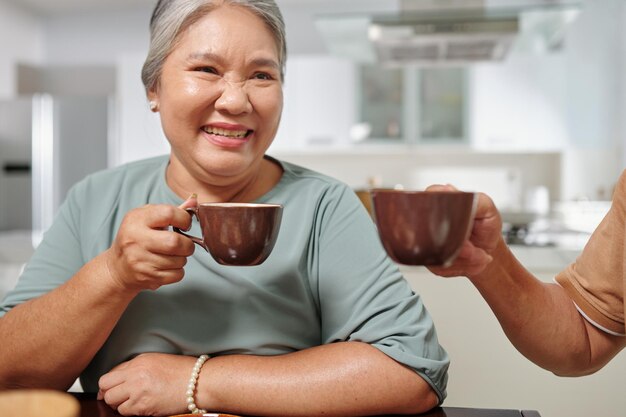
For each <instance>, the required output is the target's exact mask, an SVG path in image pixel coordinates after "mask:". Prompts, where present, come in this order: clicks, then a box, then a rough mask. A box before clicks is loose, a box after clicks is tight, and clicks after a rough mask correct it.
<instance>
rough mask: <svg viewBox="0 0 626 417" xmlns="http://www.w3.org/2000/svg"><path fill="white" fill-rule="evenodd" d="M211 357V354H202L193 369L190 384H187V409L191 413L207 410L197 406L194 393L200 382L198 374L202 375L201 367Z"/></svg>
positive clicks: (200, 412) (202, 412)
mask: <svg viewBox="0 0 626 417" xmlns="http://www.w3.org/2000/svg"><path fill="white" fill-rule="evenodd" d="M207 359H209V355H200V357H199V358H198V360H197V361H196V364H195V365H194V366H193V371H191V378H189V384H188V385H187V393H186V394H187V409H188V410H189V411H190V412H191V414H204V413H206V410H203V409H201V408H198V407H197V406H196V400H194V398H193V395H194V394H195V392H196V382H198V375H200V369H201V368H202V365H204V362H206V361H207Z"/></svg>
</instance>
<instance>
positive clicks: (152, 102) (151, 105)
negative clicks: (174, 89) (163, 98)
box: [150, 100, 159, 111]
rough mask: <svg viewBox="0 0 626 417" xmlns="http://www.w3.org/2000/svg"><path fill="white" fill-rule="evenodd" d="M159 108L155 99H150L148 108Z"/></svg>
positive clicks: (153, 109)
mask: <svg viewBox="0 0 626 417" xmlns="http://www.w3.org/2000/svg"><path fill="white" fill-rule="evenodd" d="M158 109H159V105H158V104H157V102H156V101H154V100H151V101H150V110H152V111H157V110H158Z"/></svg>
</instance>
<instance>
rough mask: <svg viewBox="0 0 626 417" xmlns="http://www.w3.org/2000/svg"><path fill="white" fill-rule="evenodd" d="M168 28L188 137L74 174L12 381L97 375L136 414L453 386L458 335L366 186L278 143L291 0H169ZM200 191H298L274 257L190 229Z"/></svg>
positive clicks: (153, 67)
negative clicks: (425, 295)
mask: <svg viewBox="0 0 626 417" xmlns="http://www.w3.org/2000/svg"><path fill="white" fill-rule="evenodd" d="M150 29H151V45H150V51H149V55H148V58H147V60H146V63H145V66H144V70H143V81H144V84H145V86H146V91H147V94H148V98H149V101H150V107H151V109H152V110H153V111H155V112H159V113H160V116H161V120H162V125H163V129H164V132H165V135H166V136H167V138H168V140H169V142H170V144H171V154H170V155H169V156H167V157H158V158H153V159H149V160H144V161H139V162H135V163H131V164H128V165H125V166H121V167H118V168H114V169H111V170H108V171H105V172H100V173H96V174H94V175H92V176H90V177H88V178H86V179H84V180H83V181H81V182H80V183H79V184H77V185H76V186H75V187H74V188H73V189H72V190H71V192H70V193H69V195H68V197H67V200H66V202H65V204H64V205H63V207H62V208H61V210H60V213H59V214H58V216H57V218H56V221H55V223H54V225H53V226H52V227H51V228H50V230H48V231H47V233H46V235H45V237H44V240H43V242H42V243H41V245H40V246H39V247H38V248H37V250H36V252H35V254H34V256H33V258H32V259H31V261H30V262H29V264H28V265H27V267H26V269H25V271H24V273H23V275H22V276H21V277H20V281H19V283H18V285H17V287H16V288H15V290H14V291H13V292H12V293H10V294H9V295H8V296H7V298H6V299H5V300H4V302H3V305H2V309H1V310H0V314H2V315H3V316H2V317H1V318H0V340H2V343H1V344H0V385H1V386H3V387H49V388H56V389H66V388H68V387H69V386H70V385H71V384H72V382H73V381H74V380H75V378H77V377H78V376H80V378H81V382H82V384H83V387H84V389H85V391H88V392H98V396H99V398H101V399H103V400H104V401H105V402H106V403H107V404H109V405H110V406H111V407H113V408H115V409H117V411H118V412H119V413H121V414H123V415H168V414H176V413H182V412H185V411H186V410H189V411H191V412H202V411H203V409H206V410H219V411H223V412H231V413H241V414H254V415H281V416H287V415H303V416H313V415H321V414H324V415H343V416H346V415H371V414H396V413H419V412H423V411H426V410H428V409H430V408H432V407H434V406H435V405H437V404H439V403H441V401H442V400H443V398H444V397H445V386H446V379H447V367H448V358H447V355H446V353H445V351H444V350H443V349H442V348H441V347H440V346H439V343H438V341H437V336H436V333H435V329H434V327H433V323H432V321H431V319H430V317H429V315H428V313H427V311H426V310H425V308H424V306H423V304H422V302H421V300H420V298H419V297H418V296H417V295H416V294H414V293H413V292H412V291H411V289H410V287H409V286H408V284H407V282H406V281H405V280H404V279H403V277H402V276H401V274H400V272H399V271H398V268H397V266H396V265H394V264H393V263H392V262H391V261H390V259H389V258H388V257H387V256H386V254H385V252H384V250H383V248H382V245H381V244H380V242H379V239H378V237H377V234H376V231H375V227H374V225H373V224H372V222H371V220H370V218H369V217H368V215H367V212H366V211H365V210H364V209H363V207H362V206H361V204H360V202H359V200H358V199H357V197H356V196H355V195H354V193H353V192H352V191H351V190H350V189H349V188H348V187H347V186H346V185H344V184H342V183H340V182H338V181H336V180H333V179H331V178H328V177H326V176H323V175H321V174H318V173H315V172H312V171H310V170H307V169H304V168H301V167H298V166H294V165H291V164H288V163H285V162H280V161H278V160H276V159H273V158H271V157H269V156H267V155H265V152H266V150H267V149H268V147H269V146H270V144H271V143H272V140H273V138H274V135H275V134H276V130H277V128H278V124H279V121H280V115H281V110H282V104H283V97H282V80H283V68H284V63H285V54H286V52H285V51H286V47H285V37H284V27H283V22H282V18H281V15H280V12H279V10H278V8H277V7H276V5H275V4H274V2H273V1H271V0H237V1H236V0H160V1H159V2H158V4H157V5H156V8H155V10H154V14H153V16H152V20H151V25H150ZM194 194H197V200H199V201H202V202H223V201H237V202H253V201H254V202H272V203H280V204H282V205H283V206H284V212H283V221H282V225H281V229H280V234H279V237H278V241H277V242H276V246H275V248H274V251H273V253H272V255H271V256H270V258H269V259H268V260H267V261H266V262H265V263H263V264H262V265H260V266H254V267H236V266H223V265H219V264H217V263H216V262H215V261H213V259H212V258H211V257H210V256H209V255H208V254H207V253H206V252H204V251H197V252H196V253H194V245H193V243H192V242H191V240H189V239H188V238H187V237H184V236H182V235H180V234H177V233H175V232H174V231H172V227H176V228H181V229H187V228H188V227H190V226H191V229H192V233H193V232H194V231H195V233H194V234H196V235H197V234H198V225H197V224H196V222H195V221H193V222H192V220H191V218H190V216H189V214H188V213H187V212H186V211H185V210H184V208H187V207H191V206H194V205H195V204H197V200H196V197H195V195H194ZM190 195H191V196H192V197H190V198H188V196H190ZM185 199H186V200H185ZM205 354H206V356H205ZM207 358H208V360H207Z"/></svg>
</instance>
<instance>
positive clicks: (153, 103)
mask: <svg viewBox="0 0 626 417" xmlns="http://www.w3.org/2000/svg"><path fill="white" fill-rule="evenodd" d="M147 96H148V104H149V105H150V111H152V112H154V113H156V112H158V111H159V99H158V95H157V93H156V91H154V90H150V91H148V94H147Z"/></svg>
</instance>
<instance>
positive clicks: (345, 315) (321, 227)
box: [0, 156, 449, 401]
mask: <svg viewBox="0 0 626 417" xmlns="http://www.w3.org/2000/svg"><path fill="white" fill-rule="evenodd" d="M167 163H168V158H167V157H165V156H163V157H157V158H151V159H147V160H143V161H138V162H133V163H130V164H127V165H124V166H121V167H117V168H113V169H110V170H106V171H103V172H99V173H96V174H93V175H91V176H89V177H87V178H85V179H84V180H82V181H81V182H79V183H78V184H77V185H75V186H74V187H73V188H72V190H71V191H70V192H69V194H68V196H67V199H66V201H65V202H64V204H63V206H62V207H61V209H60V211H59V213H58V215H57V217H56V218H55V221H54V223H53V225H52V226H51V227H50V229H49V230H48V231H47V232H46V233H45V234H44V238H43V241H42V243H41V244H40V245H39V246H38V247H37V249H36V251H35V253H34V255H33V257H32V259H31V260H30V261H29V262H28V264H27V266H26V268H25V270H24V273H23V274H22V276H21V277H20V279H19V282H18V284H17V286H16V288H15V289H14V290H13V291H12V292H10V293H9V294H7V296H6V298H5V299H4V301H3V302H2V305H1V306H0V316H1V315H4V314H5V313H6V312H7V311H9V310H10V309H11V308H12V307H14V306H15V305H17V304H20V303H23V302H25V301H27V300H29V299H32V298H35V297H38V296H40V295H42V294H44V293H46V292H48V291H51V290H53V289H54V288H56V287H58V286H59V285H61V284H62V283H63V282H65V281H67V280H68V279H70V278H71V277H72V276H73V275H74V274H75V273H76V272H77V271H78V270H79V269H80V268H81V267H82V266H83V265H84V264H85V263H86V262H88V261H89V260H90V259H92V258H94V257H95V256H96V255H98V254H99V253H101V252H102V251H104V250H106V249H107V248H109V247H110V245H111V243H112V241H113V239H114V238H115V235H116V233H117V230H118V228H119V226H120V223H121V221H122V219H123V217H124V215H125V214H126V213H127V212H128V211H129V210H131V209H133V208H135V207H140V206H143V205H145V204H148V203H150V204H172V205H176V206H178V205H180V204H181V203H182V200H181V199H180V198H179V197H178V196H177V195H176V194H174V192H173V191H172V190H171V189H170V188H169V187H168V186H167V184H166V182H165V169H166V167H167ZM279 163H280V164H281V165H282V167H283V169H284V173H283V176H282V178H281V180H280V182H279V183H278V184H277V185H276V186H275V187H274V188H273V189H272V190H271V191H270V192H268V193H267V194H266V195H264V196H263V197H261V198H260V199H259V200H257V201H258V202H271V203H279V204H282V205H284V209H283V217H282V222H281V226H280V231H279V235H278V240H277V242H276V245H275V247H274V250H273V252H272V253H271V255H270V257H269V258H268V259H267V260H266V261H265V262H264V263H263V264H261V265H258V266H252V267H233V266H222V265H219V264H218V263H217V262H215V261H214V260H213V258H212V257H211V256H210V255H209V254H208V253H206V252H205V251H204V250H203V249H202V248H200V247H196V251H195V253H194V254H193V256H191V257H190V258H189V260H188V263H187V265H186V266H185V277H184V278H183V280H182V281H180V282H178V283H175V284H171V285H166V286H163V287H161V288H159V289H158V290H156V291H143V292H141V293H140V294H139V295H138V296H137V297H136V298H135V299H134V300H133V301H132V302H131V304H130V305H129V307H128V308H127V310H126V311H125V313H124V314H123V316H122V317H121V319H120V320H119V322H118V323H117V325H116V327H115V328H114V330H113V332H112V334H111V335H110V337H109V338H108V340H107V341H106V343H105V344H104V345H103V346H102V348H101V349H100V351H99V352H98V353H97V354H96V356H95V357H94V358H93V360H92V361H91V363H90V364H89V366H88V367H87V369H85V371H84V372H83V374H82V375H81V382H82V385H83V388H84V389H85V391H87V392H95V391H97V389H98V385H97V383H98V378H99V377H100V376H101V375H103V374H104V373H106V372H107V371H109V370H110V369H111V368H112V367H113V366H115V365H116V364H119V363H120V362H123V361H125V360H128V359H129V358H131V357H133V356H134V355H137V354H139V353H142V352H148V351H150V352H164V353H171V354H183V355H199V354H202V353H209V354H211V355H227V354H233V353H239V354H254V355H279V354H283V353H288V352H293V351H297V350H300V349H306V348H309V347H312V346H316V345H320V344H326V343H333V342H338V341H361V342H366V343H369V344H371V345H372V346H375V347H376V348H378V349H380V350H381V351H382V352H384V353H385V354H387V355H388V356H390V357H392V358H393V359H395V360H396V361H398V362H400V363H403V364H405V365H406V366H408V367H410V368H412V369H414V370H415V371H416V372H417V373H419V375H421V376H422V377H423V378H424V379H425V380H426V381H427V382H428V383H429V384H431V386H432V387H433V388H434V389H435V391H436V392H437V394H438V396H439V399H440V401H443V399H444V398H445V395H446V392H445V390H446V382H447V369H448V365H449V360H448V356H447V354H446V352H445V351H444V349H443V348H442V347H441V346H440V345H439V342H438V340H437V335H436V332H435V328H434V325H433V322H432V320H431V318H430V316H429V314H428V312H427V311H426V309H425V307H424V305H423V304H422V301H421V299H420V297H419V296H418V295H416V294H414V293H413V291H412V290H411V288H410V287H409V285H408V283H407V282H406V280H405V279H404V278H403V276H402V275H401V273H400V272H399V270H398V267H397V266H396V265H395V264H394V263H393V262H392V261H391V260H390V259H389V258H388V257H387V255H386V253H385V251H384V249H383V247H382V245H381V243H380V240H379V238H378V235H377V232H376V228H375V226H374V224H373V222H372V220H371V218H370V217H369V215H368V214H367V212H366V210H365V209H364V207H363V206H362V204H361V202H360V201H359V199H358V198H357V197H356V195H355V194H354V193H353V192H352V190H351V189H350V188H349V187H348V186H347V185H345V184H343V183H341V182H339V181H337V180H335V179H332V178H329V177H327V176H324V175H322V174H319V173H316V172H313V171H311V170H308V169H305V168H302V167H298V166H295V165H292V164H289V163H285V162H279ZM193 222H194V224H193V225H192V229H191V233H192V234H194V235H196V236H199V235H200V232H199V230H198V229H199V228H198V225H197V224H196V220H195V219H194V221H193ZM85 320H89V317H85ZM60 337H61V336H60Z"/></svg>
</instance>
